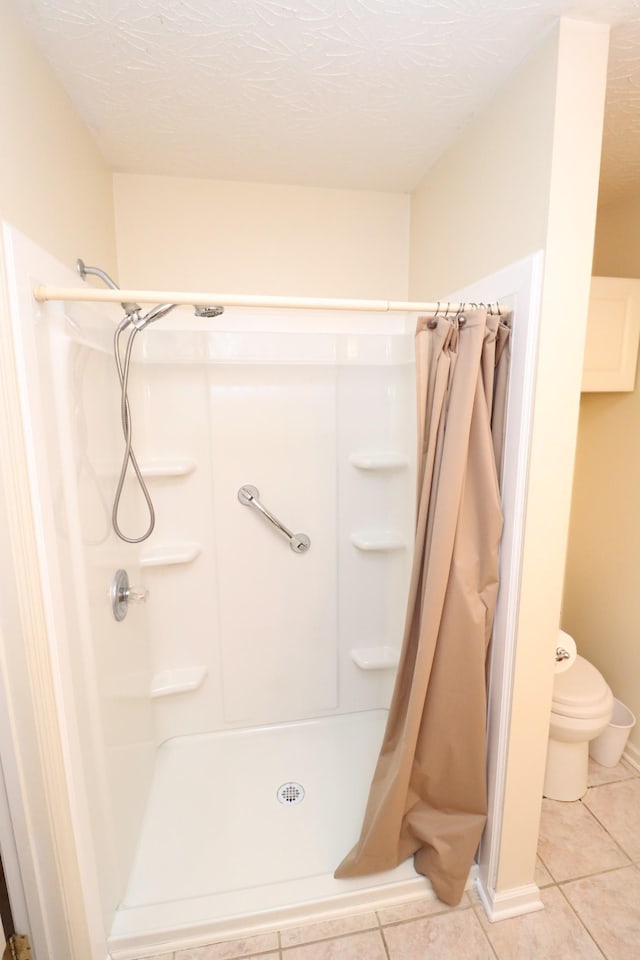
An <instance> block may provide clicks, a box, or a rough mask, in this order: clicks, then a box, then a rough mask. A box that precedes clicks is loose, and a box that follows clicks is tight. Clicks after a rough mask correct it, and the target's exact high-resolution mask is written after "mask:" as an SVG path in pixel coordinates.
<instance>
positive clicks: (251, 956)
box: [154, 761, 640, 960]
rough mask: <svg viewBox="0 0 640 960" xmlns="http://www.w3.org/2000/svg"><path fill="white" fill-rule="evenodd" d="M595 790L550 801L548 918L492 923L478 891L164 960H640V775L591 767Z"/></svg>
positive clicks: (542, 871) (623, 767)
mask: <svg viewBox="0 0 640 960" xmlns="http://www.w3.org/2000/svg"><path fill="white" fill-rule="evenodd" d="M589 783H590V787H589V790H588V792H587V794H586V796H585V797H584V799H583V800H581V801H580V800H578V801H576V802H575V803H559V802H557V801H554V800H544V801H543V812H542V823H541V828H540V843H539V847H538V854H539V856H538V870H537V877H536V879H537V881H538V884H539V885H540V887H541V891H542V900H543V902H544V905H545V909H544V910H542V911H538V912H536V913H531V914H528V915H526V916H524V917H515V918H513V919H511V920H503V921H501V922H500V923H489V921H488V920H487V918H486V916H485V914H484V910H483V909H482V906H481V905H480V903H479V901H478V899H477V896H476V895H475V894H473V893H468V894H465V898H464V900H463V901H462V903H461V904H460V906H459V907H455V908H448V907H445V906H444V905H443V904H442V903H440V902H439V901H437V900H436V901H434V900H427V899H425V900H415V901H412V902H411V903H406V904H403V905H401V906H397V907H389V908H387V909H384V910H378V911H377V913H368V914H358V915H354V916H350V917H344V918H342V919H340V920H335V921H327V922H321V923H314V924H310V925H308V926H305V927H296V928H289V929H286V930H281V931H280V932H279V933H270V934H265V935H262V936H254V937H250V938H248V939H246V940H234V941H232V942H228V943H216V944H212V945H211V946H206V947H197V948H194V949H189V950H178V951H177V952H176V953H174V954H173V953H172V954H164V955H163V956H162V957H161V958H158V957H156V958H154V960H239V958H242V960H603V958H606V960H636V958H638V960H640V773H639V772H637V771H636V770H634V769H633V768H631V767H630V766H628V765H627V764H625V762H624V761H622V762H621V763H620V764H618V766H617V767H613V768H609V769H608V768H605V767H600V766H598V764H595V763H593V762H592V761H590V772H589Z"/></svg>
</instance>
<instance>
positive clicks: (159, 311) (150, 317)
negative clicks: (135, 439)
mask: <svg viewBox="0 0 640 960" xmlns="http://www.w3.org/2000/svg"><path fill="white" fill-rule="evenodd" d="M76 270H77V271H78V273H79V274H80V276H81V277H82V279H83V280H86V278H87V276H94V277H99V279H100V280H102V282H103V283H104V284H106V286H107V287H110V288H111V289H112V290H119V289H120V288H119V286H118V284H117V283H116V282H115V281H114V280H112V279H111V277H110V276H109V274H108V273H105V271H104V270H101V269H100V267H88V266H87V265H86V264H85V262H84V260H80V259H78V260H77V261H76ZM121 306H122V309H123V310H124V313H125V316H124V317H123V319H122V320H121V321H120V323H119V324H118V326H117V328H116V331H115V333H114V337H113V354H114V358H115V362H116V370H117V371H118V379H119V381H120V419H121V421H122V433H123V435H124V442H125V451H124V456H123V460H122V467H121V469H120V476H119V478H118V483H117V486H116V492H115V495H114V498H113V510H112V511H111V523H112V525H113V529H114V530H115V532H116V534H117V535H118V536H119V537H120V539H121V540H124V541H125V542H126V543H142V541H143V540H147V539H148V537H150V536H151V533H152V531H153V528H154V527H155V523H156V514H155V510H154V507H153V501H152V500H151V495H150V493H149V490H148V489H147V485H146V483H145V482H144V478H143V476H142V471H141V470H140V466H139V464H138V461H137V460H136V456H135V454H134V452H133V446H132V441H131V408H130V406H129V397H128V384H129V367H130V363H131V351H132V350H133V343H134V340H135V338H136V336H137V335H138V334H139V333H140V331H141V330H144V328H145V327H148V326H149V324H150V323H153V322H154V320H160V318H161V317H165V316H166V315H167V314H168V313H170V311H171V310H173V309H174V308H175V307H177V306H178V304H177V303H161V304H158V306H157V307H152V308H151V309H150V310H148V311H147V313H145V314H143V312H142V307H141V306H140V304H139V303H131V302H123V303H122V304H121ZM194 310H195V315H196V316H197V317H218V316H220V314H221V313H224V307H219V306H205V307H194ZM127 327H131V330H130V332H129V335H128V339H127V342H126V345H125V350H124V355H123V354H122V353H121V351H120V336H121V334H122V333H123V331H124V330H126V328H127ZM129 463H131V466H132V468H133V471H134V473H135V475H136V479H137V481H138V484H139V487H140V490H141V492H142V495H143V497H144V499H145V502H146V504H147V510H148V511H149V523H148V526H147V529H146V530H145V532H144V533H143V534H142V535H141V536H139V537H128V536H127V535H126V534H125V533H123V532H122V530H121V529H120V524H119V520H118V513H119V509H120V498H121V496H122V490H123V487H124V482H125V478H126V474H127V468H128V466H129Z"/></svg>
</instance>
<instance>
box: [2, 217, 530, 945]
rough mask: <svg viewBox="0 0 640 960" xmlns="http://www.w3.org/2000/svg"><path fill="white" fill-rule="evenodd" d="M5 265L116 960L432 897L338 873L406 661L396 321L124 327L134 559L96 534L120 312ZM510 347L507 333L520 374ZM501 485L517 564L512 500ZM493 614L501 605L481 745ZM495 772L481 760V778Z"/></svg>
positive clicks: (111, 452) (60, 272) (43, 543)
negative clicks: (150, 510) (63, 299)
mask: <svg viewBox="0 0 640 960" xmlns="http://www.w3.org/2000/svg"><path fill="white" fill-rule="evenodd" d="M5 247H6V248H7V249H8V250H9V253H10V256H9V259H10V261H11V271H12V272H13V279H12V280H11V283H10V294H11V307H12V313H13V317H14V337H15V338H16V341H17V343H16V353H17V355H18V356H19V357H20V358H21V360H20V365H21V366H20V370H19V378H20V385H21V393H22V399H23V407H24V415H25V417H26V418H27V420H28V426H29V435H30V438H31V439H30V444H29V458H30V472H31V496H32V500H33V503H34V513H35V518H36V522H37V525H38V528H39V531H40V534H39V536H40V539H39V544H38V550H39V556H40V562H41V564H42V565H44V566H46V574H47V582H48V587H47V594H46V595H47V604H48V607H47V628H48V633H49V635H50V637H51V638H52V639H51V644H52V647H53V650H54V654H53V655H54V658H55V661H56V678H57V691H56V696H57V701H58V709H59V714H60V717H61V724H62V726H63V730H64V733H65V737H66V750H67V754H66V757H65V763H66V767H67V771H68V776H69V778H70V781H71V785H72V789H73V791H74V794H75V796H76V800H77V803H76V808H75V810H74V822H75V830H76V842H78V844H79V845H80V846H81V847H82V850H83V862H82V864H81V873H83V879H84V882H86V885H87V887H88V888H89V887H90V888H91V889H92V890H95V891H96V896H95V909H96V913H99V914H100V915H101V921H102V925H103V927H104V930H105V931H106V933H107V937H108V949H109V951H110V954H111V955H112V956H113V957H114V958H122V960H127V958H133V957H136V956H146V955H148V954H150V953H153V952H162V951H163V949H164V950H165V951H166V950H171V949H178V948H179V947H180V946H189V945H197V944H200V943H207V942H211V941H213V940H216V939H218V940H220V939H230V938H232V937H233V936H239V935H241V934H242V933H244V932H246V931H247V930H248V929H254V930H255V931H258V930H267V929H275V928H277V927H279V926H281V925H283V924H285V923H287V922H293V921H295V920H296V919H299V918H302V917H306V918H310V917H312V916H316V917H321V916H329V915H336V914H339V913H340V911H342V912H348V911H353V910H357V909H363V908H364V907H366V906H369V907H370V906H371V905H373V904H375V903H390V902H394V900H402V899H407V898H411V897H418V896H422V895H426V894H427V893H428V891H429V885H428V882H427V881H426V879H425V878H424V877H421V876H418V875H417V874H416V873H415V871H414V870H413V866H412V864H411V862H407V863H405V864H402V865H401V866H400V867H398V868H397V869H396V870H394V871H391V872H389V873H385V874H378V875H375V876H369V877H363V878H357V879H348V880H344V879H343V880H337V879H335V878H334V877H333V871H334V869H335V867H336V866H337V865H338V863H339V862H340V860H341V859H342V857H344V856H345V854H346V853H347V852H348V851H349V849H350V848H351V846H352V845H353V843H354V842H355V841H356V839H357V837H358V834H359V829H360V825H361V818H362V814H363V812H364V808H365V803H366V799H367V793H368V788H369V783H370V778H371V775H372V772H373V769H374V766H375V762H376V758H377V753H378V749H379V746H380V742H381V739H382V734H383V731H384V726H385V720H386V713H387V707H388V703H389V700H390V695H391V690H392V685H393V679H394V670H395V666H396V664H397V660H398V653H399V647H400V643H401V640H402V633H403V626H404V613H405V603H406V596H407V591H408V582H409V573H410V566H411V559H412V539H413V526H414V501H415V451H414V446H415V433H416V429H415V409H414V408H415V383H414V380H415V376H414V348H413V340H414V331H415V323H416V315H415V314H411V313H401V312H400V313H389V314H380V313H376V314H371V313H367V312H366V311H365V312H357V313H355V312H352V311H322V310H315V311H312V310H309V311H304V310H276V309H250V308H233V307H232V308H226V309H225V312H224V313H223V314H222V315H221V316H218V317H213V318H206V317H205V318H203V317H195V316H194V315H193V311H191V310H188V309H187V308H183V307H180V308H178V309H176V310H174V311H173V312H172V313H171V314H170V315H168V316H166V317H164V318H163V319H161V320H159V321H158V322H157V323H154V324H153V326H151V327H149V328H148V329H147V330H145V331H144V332H143V333H142V334H141V335H140V336H139V337H138V340H137V343H136V347H135V351H134V354H133V356H132V368H131V375H130V380H129V403H130V411H131V417H132V435H133V437H132V438H133V441H134V444H135V450H136V456H137V459H138V462H139V464H140V469H141V472H142V475H143V477H144V479H145V482H146V484H147V486H148V487H149V490H150V493H151V496H152V499H153V503H154V507H155V514H156V524H155V529H154V531H153V534H152V536H151V537H149V538H148V539H147V540H144V541H143V542H141V543H128V542H123V541H122V540H120V539H119V538H118V537H116V535H115V533H114V532H113V528H112V523H111V510H112V501H113V495H114V489H115V487H116V483H117V478H118V475H119V472H120V464H121V459H122V449H123V439H122V433H121V424H120V402H121V401H120V389H119V386H120V385H119V382H118V377H117V374H116V369H115V365H114V361H113V356H112V336H113V330H114V327H115V325H116V324H117V322H118V321H119V320H120V319H121V317H122V312H121V310H120V309H119V307H116V306H114V305H111V304H104V305H102V304H99V305H96V304H92V305H89V304H84V303H48V304H45V305H37V304H36V303H35V301H34V299H33V284H34V280H36V279H37V280H46V281H47V282H53V283H60V284H67V285H75V286H77V285H78V283H79V281H78V278H77V276H74V275H73V274H72V272H71V270H70V269H68V268H65V267H62V266H60V264H58V263H57V262H56V261H54V260H53V259H51V258H50V257H49V256H48V255H46V254H44V253H43V252H42V251H40V250H38V248H36V247H34V246H33V245H32V244H31V243H30V241H28V240H26V239H25V238H24V237H21V236H20V235H18V234H14V233H10V234H9V233H7V232H6V233H5ZM527 270H528V271H529V272H527V271H525V273H526V278H525V280H524V281H518V280H517V278H516V281H514V286H512V287H511V288H509V287H506V288H504V289H505V290H506V291H507V292H509V293H511V292H512V291H513V290H515V289H516V286H515V284H516V283H517V282H520V283H521V291H522V304H523V309H522V315H523V316H524V315H525V314H526V310H525V307H526V297H529V296H531V283H532V279H531V278H532V276H533V274H532V273H531V270H530V269H529V268H527ZM534 273H535V271H534ZM527 284H528V285H529V286H527ZM502 292H503V291H502V290H498V293H502ZM523 329H524V328H523ZM531 329H533V327H532V328H531ZM530 346H531V344H530V343H529V345H527V342H526V339H520V340H518V339H517V338H516V342H515V348H514V349H515V357H514V360H515V369H516V370H518V369H519V365H520V369H525V366H526V365H525V366H522V364H523V363H524V361H523V359H522V358H524V357H525V356H526V355H529V356H530V355H531V350H530ZM531 362H532V361H531ZM530 379H531V377H529V380H530ZM526 387H527V379H526V377H525V378H524V380H523V381H522V382H519V383H518V385H517V386H516V388H515V390H516V394H517V395H516V396H515V406H514V409H516V410H520V409H521V408H524V407H526V404H525V403H524V401H523V399H522V398H523V397H524V398H525V399H526ZM520 422H522V421H520ZM519 430H520V427H519V423H518V421H517V420H514V421H513V424H512V425H511V427H509V426H508V427H507V439H508V440H509V433H510V431H511V433H512V435H513V436H514V437H517V436H518V435H519V434H518V431H519ZM521 442H522V443H524V441H521ZM514 449H515V448H514ZM522 449H523V450H524V447H522ZM521 456H522V454H521ZM508 471H509V467H508V466H507V473H508ZM506 481H507V482H506V486H505V498H506V501H507V527H506V540H505V545H504V547H503V552H505V557H506V562H510V561H511V560H512V559H513V555H514V551H516V550H517V543H516V540H517V537H516V536H515V535H514V532H513V523H512V519H510V517H511V518H512V517H513V516H514V515H516V513H517V510H516V508H515V505H517V501H518V497H520V498H522V496H523V492H522V490H519V488H518V486H517V484H515V483H514V482H512V481H511V479H510V478H509V476H507V477H506ZM247 488H250V490H249V493H247ZM265 512H266V514H268V516H267V515H265ZM269 517H271V520H270V519H269ZM273 521H277V522H273ZM146 524H147V512H146V505H145V501H144V499H143V497H142V495H141V493H140V490H139V487H138V485H137V484H136V483H135V482H133V480H132V475H131V472H130V471H129V473H128V475H127V480H126V481H125V485H124V491H123V497H122V502H121V507H120V525H121V527H122V528H123V529H124V530H126V531H127V533H128V534H130V535H131V536H132V538H133V537H134V536H135V535H136V534H137V533H139V532H142V531H144V529H145V527H146ZM302 535H304V536H305V537H306V538H307V539H308V547H307V541H306V540H303V539H302ZM292 537H293V539H292ZM301 542H302V543H303V544H304V547H305V548H304V549H300V543H301ZM122 571H126V574H127V577H128V582H129V584H130V588H131V589H130V593H129V594H128V595H127V591H126V588H125V587H123V582H124V581H123V580H122V576H123V575H122ZM505 598H506V595H505ZM513 604H514V601H513V600H512V602H511V607H509V604H508V603H507V601H506V599H505V602H503V603H502V605H500V604H499V607H498V613H497V619H496V636H495V639H494V652H493V656H494V660H495V661H496V662H497V663H498V666H499V669H498V670H496V673H495V679H494V681H493V685H494V692H493V695H492V699H491V698H490V699H491V706H490V722H491V714H492V712H493V713H494V714H495V716H496V718H497V717H498V716H499V715H500V711H501V709H502V707H501V704H502V703H503V702H504V698H505V695H506V694H505V689H506V688H507V687H508V682H507V680H506V679H505V678H506V677H507V676H508V671H509V663H510V659H509V658H510V653H509V641H508V637H507V634H508V630H509V624H508V621H509V617H512V618H513V617H514V616H515V613H514V612H513V611H514V610H515V607H514V605H513ZM510 611H511V612H510ZM503 725H504V724H503ZM499 728H500V723H499V722H498V720H496V722H495V724H494V735H495V737H496V738H497V737H498V736H499ZM496 742H497V740H496ZM505 742H506V741H505ZM505 749H506V748H505ZM503 759H504V758H503ZM500 762H502V760H500V751H499V750H498V751H493V752H490V768H492V769H490V783H491V782H492V778H493V782H494V783H495V781H496V779H499V776H498V777H496V774H495V769H496V768H497V765H498V766H499V763H500ZM492 770H493V772H492Z"/></svg>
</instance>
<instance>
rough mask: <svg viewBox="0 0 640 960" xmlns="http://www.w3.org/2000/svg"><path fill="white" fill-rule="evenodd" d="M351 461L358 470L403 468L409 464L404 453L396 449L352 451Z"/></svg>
mask: <svg viewBox="0 0 640 960" xmlns="http://www.w3.org/2000/svg"><path fill="white" fill-rule="evenodd" d="M349 463H350V464H351V465H352V466H354V467H356V468H357V469H358V470H376V471H385V470H401V469H403V468H404V467H406V466H408V465H409V461H408V460H407V458H406V457H405V456H404V454H402V453H395V452H394V451H391V450H388V451H378V452H374V451H372V452H363V453H352V454H351V456H350V457H349Z"/></svg>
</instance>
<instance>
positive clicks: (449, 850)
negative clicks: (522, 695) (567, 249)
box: [336, 308, 510, 904]
mask: <svg viewBox="0 0 640 960" xmlns="http://www.w3.org/2000/svg"><path fill="white" fill-rule="evenodd" d="M509 331H510V318H506V317H498V316H491V315H488V312H487V310H486V309H484V308H481V309H474V310H472V311H469V312H467V313H465V314H464V315H463V316H459V317H452V318H449V317H437V318H436V319H434V318H426V317H425V318H420V319H419V321H418V329H417V333H416V366H417V388H418V389H417V393H418V442H419V448H418V519H417V525H416V542H415V554H414V561H413V571H412V576H411V586H410V590H409V601H408V608H407V619H406V625H405V633H404V642H403V647H402V654H401V658H400V664H399V667H398V675H397V678H396V685H395V689H394V693H393V698H392V702H391V707H390V711H389V718H388V722H387V728H386V732H385V735H384V740H383V744H382V748H381V751H380V756H379V759H378V765H377V768H376V771H375V774H374V777H373V782H372V784H371V790H370V793H369V800H368V804H367V809H366V812H365V816H364V822H363V826H362V832H361V835H360V839H359V841H358V843H357V844H356V846H355V847H354V848H353V850H352V851H351V852H350V853H349V854H348V856H347V857H346V858H345V859H344V860H343V861H342V863H341V864H340V866H339V867H338V869H337V870H336V877H349V876H360V875H362V874H368V873H377V872H379V871H381V870H388V869H391V868H393V867H395V866H397V865H398V864H399V863H401V862H402V861H403V860H405V859H406V858H407V857H409V856H411V855H412V854H413V856H414V863H415V867H416V870H417V871H418V872H419V873H422V874H424V875H425V876H427V877H428V878H429V880H430V881H431V884H432V886H433V889H434V890H435V892H436V894H437V896H438V897H439V898H440V899H441V900H443V901H444V902H445V903H449V904H456V903H458V902H459V901H460V899H461V897H462V893H463V891H464V885H465V882H466V880H467V877H468V875H469V869H470V867H471V864H472V862H473V858H474V855H475V852H476V849H477V846H478V842H479V840H480V835H481V833H482V830H483V827H484V824H485V819H486V809H487V802H486V773H485V768H486V748H485V735H486V677H485V662H486V654H487V647H488V644H489V639H490V636H491V630H492V625H493V615H494V610H495V602H496V594H497V588H498V545H499V542H500V534H501V530H502V510H501V504H500V492H499V487H498V476H499V472H500V464H501V459H502V438H503V431H504V418H505V404H506V390H507V379H508V364H509V352H510V351H509Z"/></svg>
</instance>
